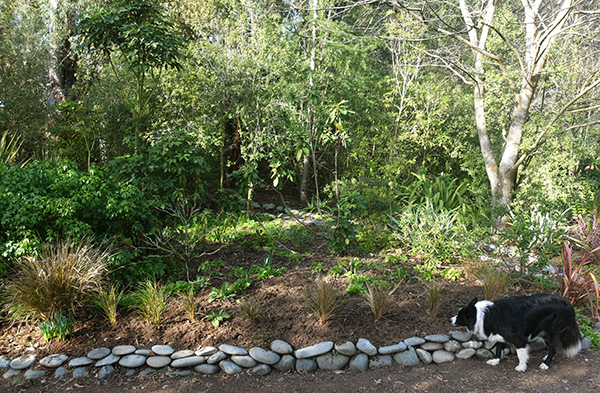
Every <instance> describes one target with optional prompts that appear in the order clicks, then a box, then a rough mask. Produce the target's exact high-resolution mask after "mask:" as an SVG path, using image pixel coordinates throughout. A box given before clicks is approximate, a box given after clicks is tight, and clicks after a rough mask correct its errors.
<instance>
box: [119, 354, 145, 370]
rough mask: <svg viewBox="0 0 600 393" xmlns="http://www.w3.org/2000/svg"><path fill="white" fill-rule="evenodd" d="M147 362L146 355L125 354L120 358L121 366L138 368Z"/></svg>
mask: <svg viewBox="0 0 600 393" xmlns="http://www.w3.org/2000/svg"><path fill="white" fill-rule="evenodd" d="M144 364H146V357H145V356H143V355H136V354H131V355H125V356H123V357H122V358H121V359H120V360H119V366H122V367H127V368H137V367H140V366H143V365H144Z"/></svg>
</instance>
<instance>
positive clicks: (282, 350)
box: [271, 340, 294, 355]
mask: <svg viewBox="0 0 600 393" xmlns="http://www.w3.org/2000/svg"><path fill="white" fill-rule="evenodd" d="M271 351H273V352H275V353H278V354H280V355H289V354H290V353H292V352H294V349H293V348H292V346H291V345H290V344H288V343H287V342H285V341H283V340H275V341H273V342H272V343H271Z"/></svg>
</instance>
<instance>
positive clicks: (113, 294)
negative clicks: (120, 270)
mask: <svg viewBox="0 0 600 393" xmlns="http://www.w3.org/2000/svg"><path fill="white" fill-rule="evenodd" d="M123 296H124V295H123V291H120V290H118V289H117V287H116V286H115V285H114V284H110V285H109V286H107V287H103V288H102V289H101V290H100V291H99V292H98V295H97V296H96V299H95V301H94V303H95V304H96V307H98V309H99V310H100V313H101V314H102V316H103V317H104V318H105V319H106V321H107V322H108V324H109V325H110V326H115V325H116V324H117V314H118V310H117V307H118V306H119V304H120V303H121V300H123Z"/></svg>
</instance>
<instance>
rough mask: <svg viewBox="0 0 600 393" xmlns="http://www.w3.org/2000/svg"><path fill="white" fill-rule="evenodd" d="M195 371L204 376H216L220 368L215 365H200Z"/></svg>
mask: <svg viewBox="0 0 600 393" xmlns="http://www.w3.org/2000/svg"><path fill="white" fill-rule="evenodd" d="M194 370H196V371H197V372H199V373H202V374H216V373H218V372H219V367H217V366H216V365H214V364H200V365H198V366H196V367H194Z"/></svg>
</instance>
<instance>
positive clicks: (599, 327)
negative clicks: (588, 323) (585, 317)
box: [594, 322, 600, 330]
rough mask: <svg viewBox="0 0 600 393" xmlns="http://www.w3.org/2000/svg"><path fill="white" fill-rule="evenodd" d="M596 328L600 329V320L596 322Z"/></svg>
mask: <svg viewBox="0 0 600 393" xmlns="http://www.w3.org/2000/svg"><path fill="white" fill-rule="evenodd" d="M594 328H595V329H596V330H600V322H596V324H595V325H594Z"/></svg>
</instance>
